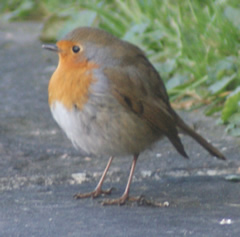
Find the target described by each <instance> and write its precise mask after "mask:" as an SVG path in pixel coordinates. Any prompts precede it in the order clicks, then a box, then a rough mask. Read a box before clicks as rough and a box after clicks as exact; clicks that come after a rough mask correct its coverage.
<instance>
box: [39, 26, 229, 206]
mask: <svg viewBox="0 0 240 237" xmlns="http://www.w3.org/2000/svg"><path fill="white" fill-rule="evenodd" d="M42 48H44V49H48V50H50V51H53V52H56V53H57V54H58V56H59V62H58V66H57V68H56V70H55V71H54V73H53V75H52V77H51V79H50V81H49V85H48V102H49V106H50V110H51V113H52V116H53V118H54V119H55V120H56V122H57V123H58V125H59V126H60V127H61V129H62V130H63V131H64V132H65V133H66V135H67V137H68V138H69V139H70V140H71V142H72V144H73V146H74V147H75V148H76V149H78V150H79V151H84V152H85V153H87V154H90V155H92V156H95V157H97V158H98V157H102V156H108V157H110V158H109V160H108V163H107V166H106V168H105V169H104V171H103V173H102V176H101V178H100V180H99V182H98V184H97V186H96V188H95V189H94V190H93V191H91V192H88V193H78V194H76V195H75V196H74V197H75V198H76V199H81V198H88V197H89V198H96V197H99V196H102V195H107V194H110V193H111V191H112V189H108V190H103V189H102V185H103V182H104V179H105V176H106V174H107V172H108V170H109V167H110V165H111V163H112V161H113V159H114V158H115V157H122V156H125V155H128V156H132V157H133V159H132V164H131V169H130V172H129V177H128V181H127V185H126V188H125V191H124V192H123V194H122V195H121V196H120V197H119V198H116V199H104V200H103V202H102V203H103V204H104V205H123V204H125V203H126V202H127V201H131V200H132V201H136V200H137V198H134V197H131V196H130V195H129V190H130V185H131V181H132V178H133V174H134V170H135V167H136V163H137V160H138V157H139V154H140V153H141V152H142V151H144V150H145V149H147V148H149V147H151V146H152V145H153V144H154V143H156V142H157V141H159V140H161V139H162V138H163V137H167V138H168V140H169V141H170V143H171V144H172V145H173V147H174V148H175V149H176V150H177V152H178V153H179V154H181V155H182V156H183V157H185V158H188V155H187V153H186V151H185V149H184V146H183V144H182V141H181V139H180V136H179V131H182V132H183V133H185V134H187V135H189V136H190V137H192V138H193V139H194V140H195V141H196V142H197V143H199V144H200V145H201V146H202V147H203V148H205V149H206V150H207V151H208V152H209V153H210V154H211V155H212V156H214V157H217V158H219V159H221V160H225V159H226V157H225V156H224V155H223V154H222V153H221V152H220V151H219V150H218V149H217V148H215V147H214V146H213V145H211V144H210V143H209V142H208V141H207V140H206V139H205V138H203V137H202V136H201V135H200V134H198V133H197V132H196V131H195V130H193V129H192V128H191V127H190V126H189V125H187V124H186V123H185V122H184V121H183V119H182V118H181V117H180V116H179V115H178V114H177V113H176V112H175V110H174V109H173V108H172V106H171V104H170V101H169V97H168V94H167V90H166V88H165V85H164V83H163V81H162V79H161V77H160V74H159V73H158V72H157V70H156V69H155V68H154V66H153V65H152V64H151V62H150V61H149V60H148V58H147V56H146V55H145V53H144V52H143V51H142V50H141V49H140V48H139V47H138V46H136V45H134V44H132V43H129V42H127V41H124V40H122V39H119V38H118V37H116V36H114V35H112V34H110V33H108V32H107V31H105V30H102V29H99V28H94V27H78V28H76V29H74V30H72V31H71V32H70V33H68V34H67V35H66V36H64V37H63V38H62V39H61V40H59V41H57V43H56V44H43V45H42Z"/></svg>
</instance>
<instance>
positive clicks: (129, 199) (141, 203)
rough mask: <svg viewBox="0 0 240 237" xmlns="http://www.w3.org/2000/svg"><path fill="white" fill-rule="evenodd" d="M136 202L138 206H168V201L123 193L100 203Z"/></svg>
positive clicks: (105, 204)
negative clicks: (158, 200) (118, 196)
mask: <svg viewBox="0 0 240 237" xmlns="http://www.w3.org/2000/svg"><path fill="white" fill-rule="evenodd" d="M128 202H129V203H131V204H132V203H136V204H137V205H138V206H152V207H168V206H169V203H168V202H163V203H161V202H155V201H150V200H147V199H146V198H145V197H144V196H138V197H129V196H125V195H123V196H122V197H120V198H117V199H106V200H104V201H103V202H101V203H102V205H103V206H107V205H124V204H126V203H128Z"/></svg>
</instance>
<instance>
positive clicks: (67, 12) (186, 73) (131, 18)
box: [0, 0, 240, 136]
mask: <svg viewBox="0 0 240 237" xmlns="http://www.w3.org/2000/svg"><path fill="white" fill-rule="evenodd" d="M6 2H7V1H6ZM11 2H14V0H12V1H11ZM15 2H18V4H19V5H16V6H17V8H15V9H14V8H12V7H7V5H8V4H7V3H6V5H5V7H2V8H0V9H2V12H14V11H19V8H20V7H21V6H22V3H21V4H20V3H19V2H35V1H30V0H25V1H16V0H15ZM66 2H67V1H56V0H53V1H47V0H44V1H41V4H42V5H43V8H44V9H45V12H46V15H49V14H54V18H52V19H54V20H52V22H53V23H49V24H46V25H45V26H46V27H45V29H46V32H47V30H49V29H50V30H51V32H52V31H53V30H52V29H53V28H54V26H56V25H57V26H59V23H58V22H61V27H60V29H59V28H58V27H56V29H57V30H56V32H55V33H54V35H53V36H52V35H51V37H52V38H51V39H52V40H55V38H56V37H57V38H58V37H60V36H61V35H63V34H65V33H66V32H68V31H70V30H71V29H72V28H74V27H76V26H82V25H93V26H97V27H100V28H103V29H105V30H107V31H109V32H111V33H113V34H115V35H116V36H118V37H121V38H123V39H125V40H127V41H130V42H132V43H134V44H137V45H138V46H140V47H141V48H142V49H143V50H144V51H145V52H146V54H147V55H148V57H149V59H150V60H151V62H152V63H153V64H154V65H155V67H156V68H157V70H158V71H159V72H160V74H161V76H162V78H163V80H164V81H165V84H166V87H167V89H168V93H169V96H170V98H171V101H172V102H173V104H174V105H175V106H176V107H179V108H184V109H190V108H191V109H192V108H197V107H199V106H202V105H204V104H207V107H206V110H205V112H206V114H207V115H212V114H214V113H216V112H217V116H218V118H220V121H221V122H222V123H225V124H228V125H227V130H228V131H229V132H230V133H231V134H232V135H236V136H238V135H240V109H239V103H240V89H239V88H240V87H239V86H240V73H239V66H240V3H239V1H238V0H215V1H213V0H194V1H193V0H192V1H191V0H182V1H179V0H162V1H159V0H139V1H135V0H125V1H124V0H115V1H110V0H105V1H104V0H92V1H77V0H72V1H68V2H67V3H66ZM86 2H88V3H86ZM14 16H15V19H16V14H15V15H14ZM20 17H21V16H20ZM50 22H51V21H50ZM43 38H44V37H43ZM177 102H178V103H177Z"/></svg>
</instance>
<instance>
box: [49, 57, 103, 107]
mask: <svg viewBox="0 0 240 237" xmlns="http://www.w3.org/2000/svg"><path fill="white" fill-rule="evenodd" d="M97 67H98V65H96V64H94V63H89V62H87V61H83V62H80V63H78V64H71V63H70V62H69V63H68V62H67V61H66V62H64V63H63V62H61V60H60V62H59V65H58V67H57V69H56V71H55V72H54V74H53V75H52V77H51V80H50V82H49V87H48V95H49V98H48V101H49V105H50V106H52V104H53V103H54V102H56V101H58V102H61V103H62V104H63V105H64V106H65V107H66V108H67V109H69V110H70V109H72V107H73V106H77V107H78V108H79V109H82V108H83V106H84V104H85V103H86V102H87V101H88V97H89V93H90V91H89V90H90V85H91V84H92V83H94V82H95V81H96V79H95V78H93V73H92V70H93V69H94V68H97Z"/></svg>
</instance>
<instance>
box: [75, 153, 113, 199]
mask: <svg viewBox="0 0 240 237" xmlns="http://www.w3.org/2000/svg"><path fill="white" fill-rule="evenodd" d="M112 160H113V157H112V156H111V157H110V158H109V160H108V163H107V166H106V168H105V170H104V171H103V173H102V177H101V178H100V180H99V182H98V184H97V186H96V188H95V189H94V191H92V192H89V193H77V194H75V195H74V198H76V199H80V198H88V197H91V198H96V197H98V196H100V195H102V194H104V195H107V194H111V192H112V190H113V188H110V189H107V190H102V184H103V181H104V179H105V176H106V174H107V172H108V170H109V167H110V165H111V163H112Z"/></svg>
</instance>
